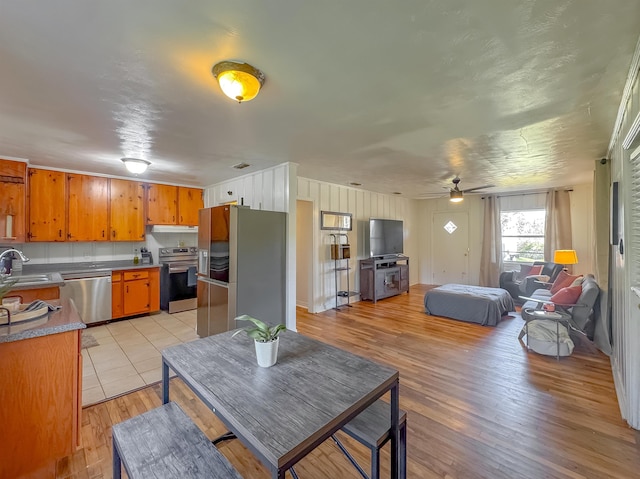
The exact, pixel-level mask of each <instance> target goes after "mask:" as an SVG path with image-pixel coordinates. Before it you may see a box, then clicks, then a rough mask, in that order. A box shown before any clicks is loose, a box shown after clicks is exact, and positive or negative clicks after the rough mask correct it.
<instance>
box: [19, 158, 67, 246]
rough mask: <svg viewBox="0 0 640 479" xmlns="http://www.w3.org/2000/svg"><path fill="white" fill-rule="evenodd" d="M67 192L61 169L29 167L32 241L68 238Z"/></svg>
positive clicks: (64, 239)
mask: <svg viewBox="0 0 640 479" xmlns="http://www.w3.org/2000/svg"><path fill="white" fill-rule="evenodd" d="M66 202H67V191H66V181H65V173H64V172H62V171H50V170H42V169H38V168H29V193H28V202H27V204H28V205H29V208H28V224H29V232H28V233H27V239H28V240H29V241H34V242H35V241H66V240H67V227H66V224H65V223H66V222H65V213H66Z"/></svg>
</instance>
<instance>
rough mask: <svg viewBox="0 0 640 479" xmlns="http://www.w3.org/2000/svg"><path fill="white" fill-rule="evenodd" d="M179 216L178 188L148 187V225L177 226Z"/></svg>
mask: <svg viewBox="0 0 640 479" xmlns="http://www.w3.org/2000/svg"><path fill="white" fill-rule="evenodd" d="M177 215H178V187H177V186H171V185H158V184H149V185H148V186H147V224H148V225H175V224H176V221H177Z"/></svg>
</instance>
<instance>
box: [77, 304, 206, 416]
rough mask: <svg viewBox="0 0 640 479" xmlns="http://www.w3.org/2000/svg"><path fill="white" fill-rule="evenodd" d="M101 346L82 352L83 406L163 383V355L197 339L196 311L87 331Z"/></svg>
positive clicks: (162, 313)
mask: <svg viewBox="0 0 640 479" xmlns="http://www.w3.org/2000/svg"><path fill="white" fill-rule="evenodd" d="M84 331H86V332H88V333H91V334H92V335H93V337H94V338H96V340H97V341H98V346H93V347H90V348H86V349H83V350H82V361H83V371H82V405H83V406H87V405H89V404H94V403H97V402H99V401H102V400H104V399H107V398H112V397H115V396H118V395H120V394H124V393H127V392H130V391H133V390H135V389H138V388H141V387H144V386H146V385H149V384H152V383H155V382H157V381H160V380H161V379H162V359H161V356H160V352H161V351H162V350H163V349H164V348H166V347H167V346H172V345H174V344H180V343H184V342H187V341H191V340H193V339H197V338H198V336H197V335H196V311H195V310H192V311H184V312H181V313H174V314H168V313H166V312H164V311H163V312H160V313H158V314H154V315H151V316H144V317H140V318H133V319H125V320H122V321H118V322H115V323H110V324H106V325H102V326H95V327H92V328H87V329H85V330H84Z"/></svg>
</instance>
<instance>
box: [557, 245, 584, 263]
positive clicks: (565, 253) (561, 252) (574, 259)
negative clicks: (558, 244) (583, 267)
mask: <svg viewBox="0 0 640 479" xmlns="http://www.w3.org/2000/svg"><path fill="white" fill-rule="evenodd" d="M553 262H554V263H558V264H578V255H577V254H576V250H574V249H557V250H556V251H555V252H554V253H553Z"/></svg>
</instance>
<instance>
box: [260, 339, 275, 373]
mask: <svg viewBox="0 0 640 479" xmlns="http://www.w3.org/2000/svg"><path fill="white" fill-rule="evenodd" d="M279 342H280V338H279V337H278V338H276V339H275V340H274V341H270V342H268V343H261V342H260V341H255V343H256V358H257V359H258V366H261V367H263V368H268V367H270V366H273V365H274V364H275V363H276V359H278V344H279Z"/></svg>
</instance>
